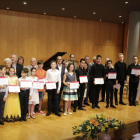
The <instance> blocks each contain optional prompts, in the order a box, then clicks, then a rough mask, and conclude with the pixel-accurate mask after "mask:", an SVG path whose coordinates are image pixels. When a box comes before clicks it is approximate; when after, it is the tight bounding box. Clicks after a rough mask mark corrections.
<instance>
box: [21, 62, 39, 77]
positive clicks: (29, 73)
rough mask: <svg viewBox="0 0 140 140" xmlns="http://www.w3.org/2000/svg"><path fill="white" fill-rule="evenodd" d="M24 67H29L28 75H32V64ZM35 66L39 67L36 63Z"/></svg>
mask: <svg viewBox="0 0 140 140" xmlns="http://www.w3.org/2000/svg"><path fill="white" fill-rule="evenodd" d="M24 68H27V69H28V71H29V72H28V76H31V68H32V66H31V65H28V66H25V67H24ZM35 68H36V69H37V68H38V65H35Z"/></svg>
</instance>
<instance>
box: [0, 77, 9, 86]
mask: <svg viewBox="0 0 140 140" xmlns="http://www.w3.org/2000/svg"><path fill="white" fill-rule="evenodd" d="M0 85H8V77H0Z"/></svg>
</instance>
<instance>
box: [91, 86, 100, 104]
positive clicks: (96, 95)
mask: <svg viewBox="0 0 140 140" xmlns="http://www.w3.org/2000/svg"><path fill="white" fill-rule="evenodd" d="M101 88H102V85H94V88H93V96H92V98H93V99H92V105H95V106H98V102H99V93H100V90H101Z"/></svg>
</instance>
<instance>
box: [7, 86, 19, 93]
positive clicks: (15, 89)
mask: <svg viewBox="0 0 140 140" xmlns="http://www.w3.org/2000/svg"><path fill="white" fill-rule="evenodd" d="M8 89H9V92H20V87H19V85H9V86H8Z"/></svg>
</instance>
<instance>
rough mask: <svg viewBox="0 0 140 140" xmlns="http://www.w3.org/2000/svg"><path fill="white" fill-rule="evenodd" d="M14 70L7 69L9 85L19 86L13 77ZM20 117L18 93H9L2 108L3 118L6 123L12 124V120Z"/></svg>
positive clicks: (15, 77) (16, 79)
mask: <svg viewBox="0 0 140 140" xmlns="http://www.w3.org/2000/svg"><path fill="white" fill-rule="evenodd" d="M14 73H15V69H14V68H10V69H9V76H8V79H9V85H19V81H18V78H17V76H15V75H14ZM20 117H21V109H20V101H19V93H18V92H15V93H12V92H9V94H8V96H7V100H6V102H5V108H4V118H5V119H7V121H8V122H14V119H19V118H20Z"/></svg>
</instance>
